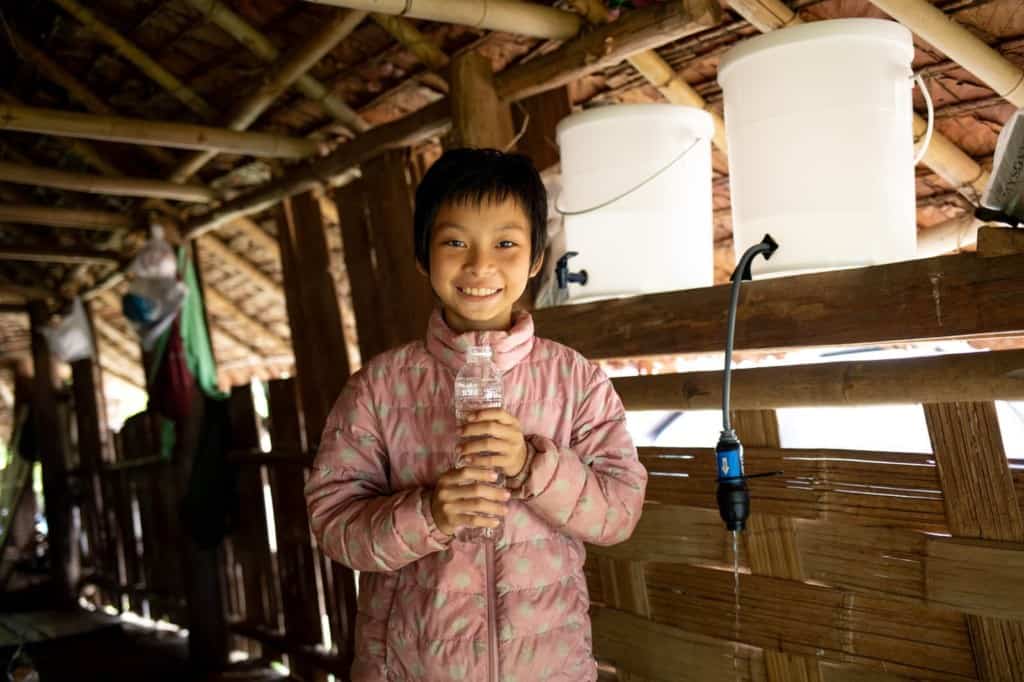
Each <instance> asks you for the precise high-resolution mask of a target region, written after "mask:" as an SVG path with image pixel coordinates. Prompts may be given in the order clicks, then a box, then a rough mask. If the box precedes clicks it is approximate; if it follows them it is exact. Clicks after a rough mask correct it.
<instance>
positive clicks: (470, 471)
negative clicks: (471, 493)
mask: <svg viewBox="0 0 1024 682" xmlns="http://www.w3.org/2000/svg"><path fill="white" fill-rule="evenodd" d="M497 480H498V477H497V475H496V474H495V473H494V472H493V471H491V470H490V469H488V468H486V467H481V466H473V465H472V464H470V463H469V462H466V463H465V466H463V467H462V468H461V469H452V470H451V471H447V472H445V473H444V474H442V475H441V477H440V478H439V479H438V480H437V485H438V487H448V486H464V485H466V484H467V483H474V482H477V481H479V482H482V483H494V482H495V481H497ZM492 487H493V486H492Z"/></svg>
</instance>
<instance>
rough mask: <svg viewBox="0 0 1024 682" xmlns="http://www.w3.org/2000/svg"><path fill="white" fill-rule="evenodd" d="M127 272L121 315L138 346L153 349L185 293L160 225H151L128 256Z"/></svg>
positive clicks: (176, 313) (176, 312)
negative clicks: (136, 250)
mask: <svg viewBox="0 0 1024 682" xmlns="http://www.w3.org/2000/svg"><path fill="white" fill-rule="evenodd" d="M128 272H129V273H131V274H132V275H134V279H132V282H131V284H130V285H129V286H128V293H127V294H125V296H124V298H123V299H122V301H121V305H122V310H123V312H124V315H125V317H127V318H128V320H129V321H130V322H131V323H132V326H133V327H134V328H135V331H136V332H137V333H138V335H139V339H140V340H141V342H142V347H143V348H144V349H145V350H147V351H149V350H152V349H153V346H154V344H155V343H156V340H157V339H158V338H159V337H160V335H161V334H163V333H164V332H165V331H167V329H168V327H170V326H171V323H172V322H173V321H174V319H175V317H177V315H178V311H179V310H180V309H181V305H182V303H183V302H184V300H185V296H186V295H187V293H188V289H187V287H186V286H185V285H184V284H183V283H181V282H180V281H179V280H178V266H177V261H176V259H175V257H174V250H173V249H172V248H171V245H170V244H168V243H167V242H166V241H165V240H164V231H163V228H162V227H161V226H160V225H154V226H153V227H152V230H151V236H150V239H149V241H147V242H146V244H145V245H144V246H143V247H142V249H141V250H140V251H139V253H138V254H137V255H136V256H135V258H134V260H132V263H131V265H130V266H129V267H128Z"/></svg>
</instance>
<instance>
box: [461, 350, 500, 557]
mask: <svg viewBox="0 0 1024 682" xmlns="http://www.w3.org/2000/svg"><path fill="white" fill-rule="evenodd" d="M491 355H492V353H491V347H490V346H470V347H469V348H468V349H466V364H465V365H463V367H462V369H460V370H459V374H458V376H456V377H455V420H456V421H457V422H458V423H459V425H460V426H461V425H462V424H465V423H466V418H467V416H468V415H470V414H472V413H474V412H478V411H480V410H486V409H490V408H500V407H502V406H503V404H504V396H503V386H502V382H501V370H499V369H498V368H497V366H495V364H494V363H493V362H491ZM455 465H456V466H457V467H461V466H462V462H461V458H457V460H456V463H455ZM494 485H495V486H498V487H504V485H505V476H504V474H503V473H502V472H500V471H499V472H498V480H497V481H495V482H494ZM501 530H502V527H501V526H498V527H497V528H478V527H475V526H474V527H468V526H467V527H462V528H459V529H458V531H457V533H456V537H458V539H459V540H462V541H463V542H494V541H495V540H496V539H497V538H498V537H499V536H500V535H501Z"/></svg>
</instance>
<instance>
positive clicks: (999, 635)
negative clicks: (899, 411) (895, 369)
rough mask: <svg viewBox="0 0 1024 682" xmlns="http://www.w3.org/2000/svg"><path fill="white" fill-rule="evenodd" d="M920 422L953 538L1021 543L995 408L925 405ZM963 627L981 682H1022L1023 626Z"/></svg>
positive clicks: (1022, 527) (1023, 534)
mask: <svg viewBox="0 0 1024 682" xmlns="http://www.w3.org/2000/svg"><path fill="white" fill-rule="evenodd" d="M925 419H926V420H927V422H928V432H929V434H930V435H931V439H932V450H933V451H934V453H935V461H936V463H937V465H938V469H939V477H940V479H941V481H942V490H943V497H944V500H945V505H946V516H947V518H948V519H949V530H950V532H951V533H952V534H953V536H955V537H957V536H958V537H968V538H980V539H984V540H1003V541H1008V542H1015V543H1021V542H1024V514H1022V512H1021V508H1020V504H1019V502H1018V500H1017V492H1016V490H1015V488H1014V484H1013V476H1012V474H1011V472H1010V466H1009V462H1008V461H1007V459H1006V452H1005V450H1004V449H1003V442H1002V437H1001V435H1000V430H999V420H998V418H997V416H996V407H995V404H994V403H992V402H954V403H942V404H936V405H925ZM967 627H968V629H969V630H970V633H971V645H972V648H973V649H974V655H975V660H976V662H977V666H978V672H979V673H980V675H979V677H980V678H981V679H982V680H985V681H989V680H1014V679H1024V623H1022V622H1021V621H1008V620H1002V619H999V618H991V617H988V616H967Z"/></svg>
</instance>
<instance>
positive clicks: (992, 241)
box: [978, 227, 1024, 258]
mask: <svg viewBox="0 0 1024 682" xmlns="http://www.w3.org/2000/svg"><path fill="white" fill-rule="evenodd" d="M1020 253H1024V230H1020V229H1011V228H1007V227H982V228H981V229H980V230H978V255H979V256H981V257H982V258H994V257H996V256H1010V255H1013V254H1020Z"/></svg>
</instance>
